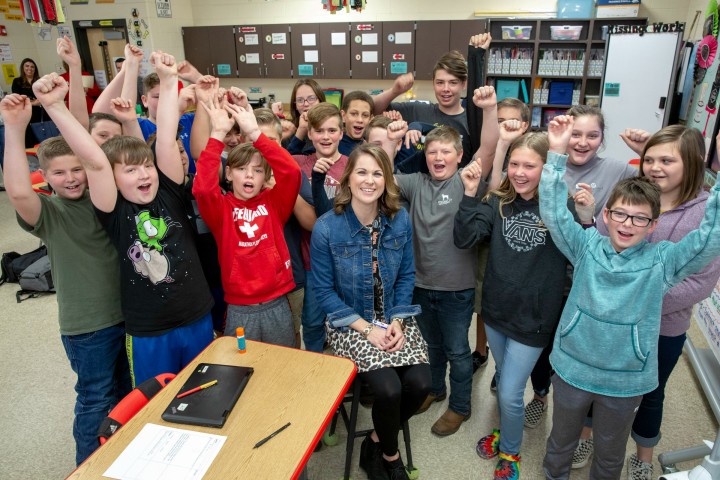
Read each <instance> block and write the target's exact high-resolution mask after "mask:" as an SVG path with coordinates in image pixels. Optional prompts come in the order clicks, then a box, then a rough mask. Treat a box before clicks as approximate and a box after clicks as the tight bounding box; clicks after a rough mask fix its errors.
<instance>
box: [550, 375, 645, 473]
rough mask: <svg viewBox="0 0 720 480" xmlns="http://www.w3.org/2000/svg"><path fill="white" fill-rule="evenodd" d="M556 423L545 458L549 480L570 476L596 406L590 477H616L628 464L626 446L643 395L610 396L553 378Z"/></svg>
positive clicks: (554, 422) (554, 420) (556, 377)
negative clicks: (581, 433)
mask: <svg viewBox="0 0 720 480" xmlns="http://www.w3.org/2000/svg"><path fill="white" fill-rule="evenodd" d="M552 385H553V426H552V431H551V432H550V437H548V440H547V451H546V453H545V460H544V461H543V469H544V471H545V477H546V478H548V479H549V480H567V479H569V478H570V466H571V463H572V456H573V452H574V451H575V448H576V447H577V445H578V441H579V439H580V432H581V431H582V428H583V425H584V422H585V417H586V416H587V413H588V410H589V409H590V405H592V406H593V447H594V452H593V461H592V466H591V467H590V475H589V477H588V478H590V479H592V480H606V479H607V480H616V479H618V478H620V473H621V472H622V468H623V464H624V463H625V446H626V445H627V440H628V436H629V435H630V429H631V427H632V423H633V419H634V418H635V413H637V409H638V406H639V405H640V401H641V400H642V395H638V396H635V397H609V396H607V395H598V394H596V393H590V392H586V391H585V390H581V389H579V388H575V387H573V386H572V385H569V384H568V383H567V382H565V381H563V379H561V378H560V377H559V376H558V375H553V377H552Z"/></svg>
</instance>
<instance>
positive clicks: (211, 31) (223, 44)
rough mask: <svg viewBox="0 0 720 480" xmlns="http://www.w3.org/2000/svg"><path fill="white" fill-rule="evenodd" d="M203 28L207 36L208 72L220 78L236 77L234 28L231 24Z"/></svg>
mask: <svg viewBox="0 0 720 480" xmlns="http://www.w3.org/2000/svg"><path fill="white" fill-rule="evenodd" d="M204 28H205V29H206V31H207V37H208V43H207V44H208V50H207V52H206V57H207V58H208V59H209V60H210V74H211V75H214V76H216V77H220V78H227V77H236V76H237V56H236V52H235V28H234V27H232V26H218V27H204ZM191 63H192V62H191ZM198 70H200V69H198ZM200 72H202V70H200Z"/></svg>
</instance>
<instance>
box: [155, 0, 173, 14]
mask: <svg viewBox="0 0 720 480" xmlns="http://www.w3.org/2000/svg"><path fill="white" fill-rule="evenodd" d="M155 10H156V11H157V16H158V18H172V8H171V7H170V0H155Z"/></svg>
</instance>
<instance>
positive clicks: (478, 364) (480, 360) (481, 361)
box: [472, 345, 490, 373]
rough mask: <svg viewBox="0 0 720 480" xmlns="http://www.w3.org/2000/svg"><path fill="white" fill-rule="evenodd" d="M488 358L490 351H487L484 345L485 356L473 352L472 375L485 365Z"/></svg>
mask: <svg viewBox="0 0 720 480" xmlns="http://www.w3.org/2000/svg"><path fill="white" fill-rule="evenodd" d="M488 358H490V351H489V350H488V347H487V345H485V355H483V354H481V353H480V352H478V351H474V352H473V353H472V363H473V373H475V372H477V371H478V370H479V369H480V368H482V367H484V366H485V365H487V363H488Z"/></svg>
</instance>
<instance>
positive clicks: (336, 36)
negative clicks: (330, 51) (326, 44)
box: [330, 32, 345, 45]
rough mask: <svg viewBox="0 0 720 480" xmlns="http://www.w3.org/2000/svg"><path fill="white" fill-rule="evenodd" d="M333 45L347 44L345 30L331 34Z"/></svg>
mask: <svg viewBox="0 0 720 480" xmlns="http://www.w3.org/2000/svg"><path fill="white" fill-rule="evenodd" d="M330 44H331V45H345V32H333V33H331V34H330Z"/></svg>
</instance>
